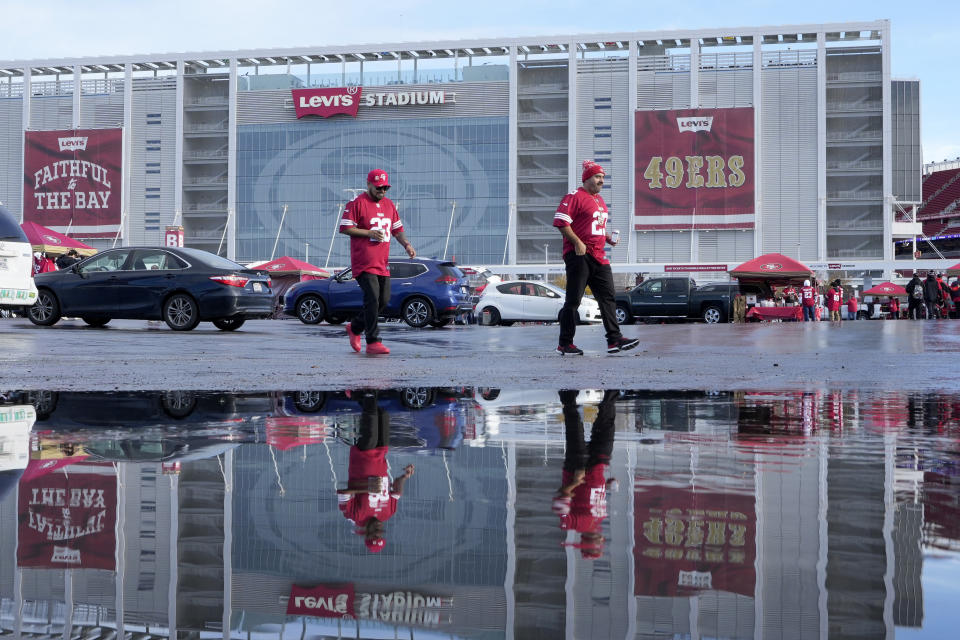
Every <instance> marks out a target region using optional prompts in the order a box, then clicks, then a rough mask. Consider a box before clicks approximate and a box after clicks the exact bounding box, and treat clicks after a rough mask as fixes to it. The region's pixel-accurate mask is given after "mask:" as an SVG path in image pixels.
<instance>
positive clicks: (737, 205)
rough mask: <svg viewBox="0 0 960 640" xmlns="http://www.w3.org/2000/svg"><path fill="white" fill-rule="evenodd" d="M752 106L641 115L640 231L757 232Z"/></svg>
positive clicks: (638, 164) (638, 116)
mask: <svg viewBox="0 0 960 640" xmlns="http://www.w3.org/2000/svg"><path fill="white" fill-rule="evenodd" d="M753 146H754V127H753V108H752V107H743V108H736V109H682V110H677V111H637V113H636V151H635V152H636V168H635V171H636V179H635V184H636V187H635V190H636V191H635V195H636V209H635V210H634V214H635V216H636V218H635V219H634V227H635V228H636V229H638V230H643V231H647V230H679V229H752V228H753V226H754V211H755V208H754V194H753V188H754V161H753Z"/></svg>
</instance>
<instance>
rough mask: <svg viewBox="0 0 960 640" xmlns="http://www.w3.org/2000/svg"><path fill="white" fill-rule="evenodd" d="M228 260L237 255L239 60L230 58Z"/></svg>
mask: <svg viewBox="0 0 960 640" xmlns="http://www.w3.org/2000/svg"><path fill="white" fill-rule="evenodd" d="M227 91H228V95H229V111H228V114H229V115H228V120H227V123H228V124H227V258H229V259H230V260H233V259H234V258H235V256H236V253H237V242H236V238H237V59H236V58H230V82H229V87H228V89H227Z"/></svg>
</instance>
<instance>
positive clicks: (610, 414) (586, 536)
mask: <svg viewBox="0 0 960 640" xmlns="http://www.w3.org/2000/svg"><path fill="white" fill-rule="evenodd" d="M577 394H578V392H577V391H576V390H572V389H564V390H562V391H560V402H561V404H562V405H563V426H564V433H565V435H566V444H567V446H566V453H565V455H564V459H563V475H562V484H561V486H560V489H559V490H557V494H556V496H555V497H554V499H553V512H554V513H556V514H557V515H558V516H560V528H561V529H562V530H564V531H576V532H578V533H579V534H580V541H579V542H577V543H574V545H573V546H575V547H577V548H579V549H580V555H581V556H583V557H584V558H587V559H590V560H592V559H594V558H599V557H600V556H601V555H602V554H603V546H604V543H605V539H604V537H603V531H602V526H603V521H604V519H605V518H606V517H607V487H613V486H615V483H616V480H615V479H613V478H611V479H609V480H608V479H607V478H606V472H607V468H608V467H609V466H610V455H611V453H612V452H613V436H614V433H615V431H616V427H615V425H614V422H615V420H616V415H617V414H616V411H617V407H616V399H617V396H618V394H619V392H618V391H616V390H607V391H605V392H604V394H603V400H601V401H600V405H599V406H598V407H597V417H596V419H595V420H594V421H593V426H592V427H591V429H590V444H587V443H586V442H585V441H584V433H583V419H582V418H581V417H580V411H579V409H578V408H577Z"/></svg>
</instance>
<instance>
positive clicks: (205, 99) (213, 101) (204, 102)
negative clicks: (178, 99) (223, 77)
mask: <svg viewBox="0 0 960 640" xmlns="http://www.w3.org/2000/svg"><path fill="white" fill-rule="evenodd" d="M229 103H230V100H229V99H228V98H227V96H201V97H199V98H190V101H189V102H188V103H187V105H188V106H195V107H211V106H213V107H219V106H223V105H227V104H229Z"/></svg>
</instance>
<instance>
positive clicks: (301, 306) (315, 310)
mask: <svg viewBox="0 0 960 640" xmlns="http://www.w3.org/2000/svg"><path fill="white" fill-rule="evenodd" d="M326 313H327V307H326V305H325V304H323V300H321V299H320V298H319V297H317V296H303V297H302V298H300V299H299V300H298V301H297V317H298V318H300V322H302V323H303V324H319V322H320V321H321V320H323V316H325V315H326Z"/></svg>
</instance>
